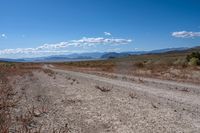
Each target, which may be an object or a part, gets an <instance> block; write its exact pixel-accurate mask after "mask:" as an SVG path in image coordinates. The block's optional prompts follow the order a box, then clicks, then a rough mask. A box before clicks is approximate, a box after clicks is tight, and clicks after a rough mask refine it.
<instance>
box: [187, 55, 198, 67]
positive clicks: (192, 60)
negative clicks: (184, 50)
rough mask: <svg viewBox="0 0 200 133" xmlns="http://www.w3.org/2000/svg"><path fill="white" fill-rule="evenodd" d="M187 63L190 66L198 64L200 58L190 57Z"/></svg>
mask: <svg viewBox="0 0 200 133" xmlns="http://www.w3.org/2000/svg"><path fill="white" fill-rule="evenodd" d="M189 65H191V66H197V65H200V59H198V58H196V57H193V58H191V59H190V61H189Z"/></svg>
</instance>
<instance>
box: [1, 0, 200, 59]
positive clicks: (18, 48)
mask: <svg viewBox="0 0 200 133" xmlns="http://www.w3.org/2000/svg"><path fill="white" fill-rule="evenodd" d="M198 45H200V1H199V0H0V58H23V57H39V56H48V55H63V54H70V53H85V52H123V51H143V50H154V49H162V48H174V47H193V46H198Z"/></svg>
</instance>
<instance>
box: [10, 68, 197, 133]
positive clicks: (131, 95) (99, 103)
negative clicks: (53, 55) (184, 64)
mask: <svg viewBox="0 0 200 133" xmlns="http://www.w3.org/2000/svg"><path fill="white" fill-rule="evenodd" d="M44 68H45V69H47V68H48V69H51V70H52V71H54V74H53V75H49V74H48V73H44V72H42V71H34V72H33V75H25V76H16V77H14V78H13V79H12V80H11V82H13V83H12V84H13V85H14V86H15V87H16V89H17V90H18V92H19V94H23V97H22V100H21V101H20V103H19V107H18V108H16V110H15V112H17V113H18V114H20V113H22V112H23V111H25V109H26V108H30V107H33V106H34V107H39V108H41V110H43V113H42V114H41V113H38V114H39V115H36V117H35V118H34V122H32V123H31V124H30V128H36V127H38V126H42V132H47V133H48V132H49V131H51V130H52V129H57V128H62V127H63V128H67V131H68V132H72V133H105V132H110V133H156V132H158V133H164V132H166V133H177V132H178V133H183V132H184V133H185V132H186V133H198V132H199V131H200V87H199V86H197V85H192V84H187V83H178V82H172V81H163V80H156V79H149V78H148V79H146V78H143V79H141V78H137V77H128V76H125V75H114V76H100V75H93V74H86V73H80V72H73V71H66V70H60V69H56V68H53V67H52V66H44ZM35 112H36V114H37V110H36V111H35Z"/></svg>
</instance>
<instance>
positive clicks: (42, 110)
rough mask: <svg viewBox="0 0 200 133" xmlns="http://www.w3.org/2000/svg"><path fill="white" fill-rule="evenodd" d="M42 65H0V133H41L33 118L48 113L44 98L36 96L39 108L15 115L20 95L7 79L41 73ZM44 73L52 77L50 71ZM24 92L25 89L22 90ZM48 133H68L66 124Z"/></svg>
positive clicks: (41, 128) (41, 126)
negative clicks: (34, 71)
mask: <svg viewBox="0 0 200 133" xmlns="http://www.w3.org/2000/svg"><path fill="white" fill-rule="evenodd" d="M41 66H42V64H32V63H27V64H26V63H0V133H9V132H15V133H42V132H43V125H38V123H37V122H36V121H35V118H37V117H41V116H42V115H43V114H46V113H48V111H49V108H48V106H47V105H48V104H47V103H46V102H47V101H46V99H45V97H40V96H38V98H37V100H39V101H40V103H41V106H34V105H32V106H29V108H27V109H26V110H24V112H23V113H21V114H17V113H15V108H17V107H18V105H19V103H20V101H21V100H22V94H18V92H17V91H16V90H15V88H12V87H11V85H10V83H9V77H10V76H14V75H22V76H23V75H25V74H26V75H29V76H30V77H32V76H33V73H32V71H33V70H40V71H43V69H42V68H41ZM44 72H46V73H48V74H50V75H53V73H52V71H50V70H44ZM23 89H24V90H25V89H26V88H23ZM48 132H50V133H68V132H69V128H68V125H67V124H66V125H65V126H64V127H60V128H57V129H53V130H51V131H48Z"/></svg>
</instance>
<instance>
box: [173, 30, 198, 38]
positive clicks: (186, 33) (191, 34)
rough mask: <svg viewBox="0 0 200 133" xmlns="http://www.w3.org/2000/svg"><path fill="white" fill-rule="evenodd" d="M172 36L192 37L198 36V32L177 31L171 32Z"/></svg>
mask: <svg viewBox="0 0 200 133" xmlns="http://www.w3.org/2000/svg"><path fill="white" fill-rule="evenodd" d="M172 36H173V37H177V38H194V37H200V32H192V31H189V32H188V31H178V32H173V33H172Z"/></svg>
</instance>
